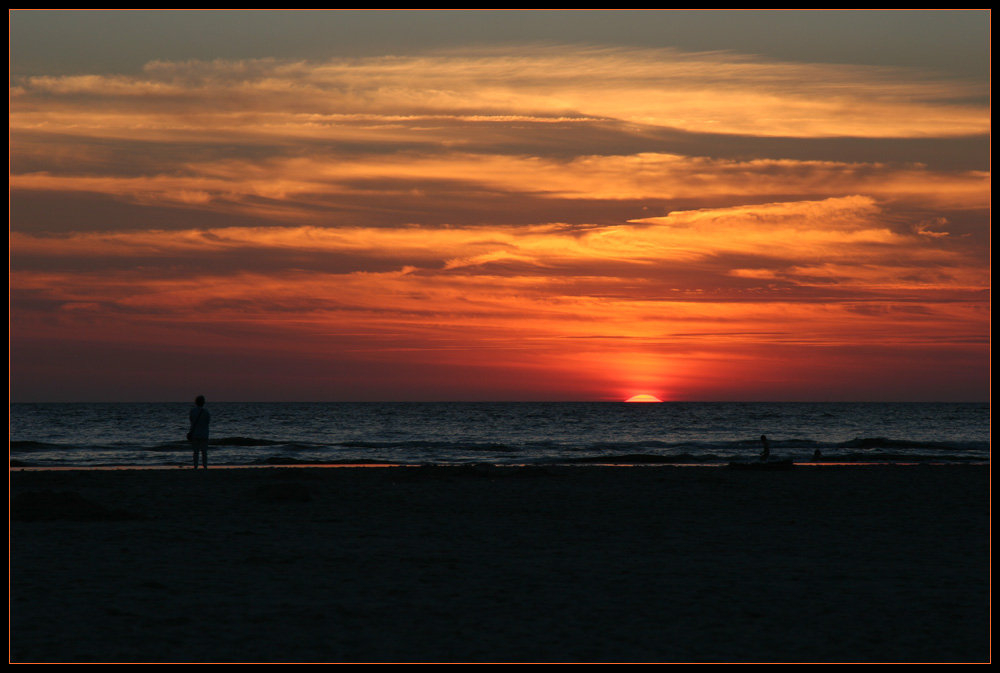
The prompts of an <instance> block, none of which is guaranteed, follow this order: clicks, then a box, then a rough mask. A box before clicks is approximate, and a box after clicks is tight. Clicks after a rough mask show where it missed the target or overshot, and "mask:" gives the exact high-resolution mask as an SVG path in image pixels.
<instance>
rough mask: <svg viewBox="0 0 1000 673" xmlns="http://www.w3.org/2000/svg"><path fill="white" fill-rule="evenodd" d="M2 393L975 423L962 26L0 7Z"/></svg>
mask: <svg viewBox="0 0 1000 673" xmlns="http://www.w3.org/2000/svg"><path fill="white" fill-rule="evenodd" d="M9 19H10V87H11V88H10V155H9V161H10V367H11V373H10V395H11V399H12V400H13V401H24V402H32V401H167V400H188V399H189V398H192V397H193V396H194V395H195V394H199V393H200V394H204V395H206V396H207V397H208V399H209V400H210V401H227V400H228V401H243V400H260V401H293V400H303V401H309V400H316V401H336V400H345V401H367V400H379V401H404V400H623V399H626V398H628V397H631V396H633V395H637V394H649V395H654V396H656V397H658V398H660V399H663V400H747V401H751V400H775V401H795V400H803V401H810V400H815V401H828V400H847V401H855V400H857V401H865V400H875V401H878V400H886V401H890V400H891V401H977V400H986V399H988V397H989V383H990V373H989V372H990V359H989V358H990V356H989V344H990V276H991V273H990V257H989V239H990V203H991V196H990V195H991V187H990V182H991V178H990V124H991V122H990V119H991V116H990V115H991V111H990V100H989V96H990V79H989V78H990V71H989V63H990V13H989V11H988V10H977V11H958V12H942V11H915V12H903V11H888V12H864V11H861V12H856V11H845V12H825V11H813V12H784V11H767V12H738V11H717V12H701V11H635V12H632V11H628V12H619V11H603V12H601V11H578V12H570V11H553V12H548V11H545V12H538V11H510V12H493V11H476V12H452V11H426V12H403V11H384V12H377V11H356V12H351V11H327V12H305V11H299V12H283V11H279V12H248V11H235V12H214V11H211V12H192V11H178V12H115V11H104V12H101V11H84V12H71V11H51V12H34V11H12V12H10V13H9Z"/></svg>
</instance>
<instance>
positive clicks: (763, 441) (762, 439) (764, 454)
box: [760, 435, 771, 463]
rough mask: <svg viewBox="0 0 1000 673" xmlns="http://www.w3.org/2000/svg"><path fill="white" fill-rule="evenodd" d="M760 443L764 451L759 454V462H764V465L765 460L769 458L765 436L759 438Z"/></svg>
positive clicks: (769, 450) (768, 448)
mask: <svg viewBox="0 0 1000 673" xmlns="http://www.w3.org/2000/svg"><path fill="white" fill-rule="evenodd" d="M760 443H761V446H763V447H764V450H763V451H761V452H760V459H761V462H765V463H766V462H767V459H768V458H770V457H771V447H770V446H768V444H767V435H761V436H760Z"/></svg>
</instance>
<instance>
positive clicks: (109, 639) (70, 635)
mask: <svg viewBox="0 0 1000 673" xmlns="http://www.w3.org/2000/svg"><path fill="white" fill-rule="evenodd" d="M10 481H11V484H10V486H11V496H12V503H11V513H12V522H11V531H10V535H11V539H10V547H11V571H10V584H11V604H10V618H11V627H10V630H11V633H10V638H11V648H10V660H11V662H13V663H22V662H125V661H132V662H428V661H432V662H790V661H800V662H987V661H989V659H990V635H989V619H990V612H989V610H990V602H989V601H990V547H989V545H990V507H989V500H990V483H989V468H988V466H943V465H934V466H930V465H912V466H903V465H885V466H816V467H813V466H796V467H795V468H794V469H790V470H784V471H744V470H731V469H727V468H725V467H719V468H712V467H672V466H641V467H607V466H580V467H489V466H467V467H378V468H374V467H373V468H360V467H359V468H277V467H276V468H257V469H253V468H246V469H217V470H208V471H194V470H190V469H184V470H182V469H169V470H167V469H163V470H158V469H157V470H77V471H73V470H66V471H55V470H50V471H29V470H16V469H15V470H11V472H10Z"/></svg>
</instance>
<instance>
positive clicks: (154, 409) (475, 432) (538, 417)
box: [10, 402, 990, 468]
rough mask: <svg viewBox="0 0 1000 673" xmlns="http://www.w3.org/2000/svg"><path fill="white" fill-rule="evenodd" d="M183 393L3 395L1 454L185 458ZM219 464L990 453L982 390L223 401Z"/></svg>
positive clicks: (24, 461) (214, 447)
mask: <svg viewBox="0 0 1000 673" xmlns="http://www.w3.org/2000/svg"><path fill="white" fill-rule="evenodd" d="M190 407H191V405H190V404H189V403H179V402H169V403H121V404H115V403H63V404H22V403H14V404H11V406H10V464H11V466H12V467H28V468H30V467H38V468H53V467H77V468H79V467H162V466H166V467H170V466H182V467H184V466H188V465H190V463H191V452H190V447H189V444H188V442H187V441H186V439H185V435H186V433H187V430H188V420H187V419H188V410H189V409H190ZM205 408H206V409H208V410H209V411H210V412H211V435H212V436H211V440H210V450H209V463H210V465H216V466H221V465H225V466H250V465H296V464H304V465H316V464H328V465H337V464H341V465H343V464H397V465H424V464H435V465H462V464H479V463H485V464H494V465H539V464H557V463H558V464H573V463H616V464H657V463H659V464H663V463H670V464H677V465H725V464H728V463H730V462H744V461H754V460H757V457H758V454H759V453H760V450H761V441H760V436H761V435H766V436H767V437H768V441H769V444H770V450H771V458H770V460H772V461H791V462H795V463H809V462H814V460H815V459H816V458H815V452H816V451H817V450H818V451H819V452H820V454H821V455H820V457H819V460H821V461H823V462H850V463H867V462H874V463H885V462H900V463H909V462H920V463H928V462H946V463H981V462H988V461H989V454H990V451H989V448H990V405H989V404H988V403H953V404H946V403H942V404H931V403H804V402H796V403H777V402H769V403H757V402H753V403H751V402H747V403H733V402H711V403H707V402H706V403H701V402H664V403H631V404H629V403H619V402H558V403H555V402H454V403H444V402H423V403H422V402H401V403H400V402H397V403H375V402H368V403H344V402H338V403H326V402H311V403H288V402H281V403H264V402H255V403H247V402H220V403H214V404H213V403H211V402H209V404H207V405H206V407H205Z"/></svg>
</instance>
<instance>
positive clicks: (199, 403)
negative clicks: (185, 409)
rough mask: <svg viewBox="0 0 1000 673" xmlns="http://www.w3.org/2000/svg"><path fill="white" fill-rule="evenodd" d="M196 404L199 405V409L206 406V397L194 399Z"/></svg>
mask: <svg viewBox="0 0 1000 673" xmlns="http://www.w3.org/2000/svg"><path fill="white" fill-rule="evenodd" d="M194 403H195V404H197V405H198V406H199V407H203V406H205V396H204V395H199V396H198V397H196V398H194Z"/></svg>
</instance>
